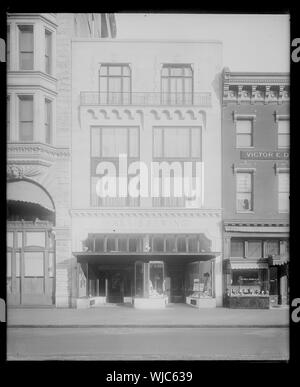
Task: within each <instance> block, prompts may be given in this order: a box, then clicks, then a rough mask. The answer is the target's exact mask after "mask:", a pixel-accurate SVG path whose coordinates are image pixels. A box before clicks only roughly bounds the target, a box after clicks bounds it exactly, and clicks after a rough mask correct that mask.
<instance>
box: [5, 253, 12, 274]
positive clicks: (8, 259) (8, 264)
mask: <svg viewBox="0 0 300 387" xmlns="http://www.w3.org/2000/svg"><path fill="white" fill-rule="evenodd" d="M11 257H12V253H11V252H7V253H6V276H7V277H11Z"/></svg>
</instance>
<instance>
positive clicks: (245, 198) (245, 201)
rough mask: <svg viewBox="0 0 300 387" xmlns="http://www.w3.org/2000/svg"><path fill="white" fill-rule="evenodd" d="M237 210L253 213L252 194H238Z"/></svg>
mask: <svg viewBox="0 0 300 387" xmlns="http://www.w3.org/2000/svg"><path fill="white" fill-rule="evenodd" d="M237 210H238V211H252V198H251V193H238V194H237Z"/></svg>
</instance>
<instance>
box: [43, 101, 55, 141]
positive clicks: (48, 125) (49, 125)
mask: <svg viewBox="0 0 300 387" xmlns="http://www.w3.org/2000/svg"><path fill="white" fill-rule="evenodd" d="M47 106H48V107H49V108H50V112H48V110H47ZM48 115H49V122H46V118H48ZM48 134H49V139H50V140H49V141H48ZM44 139H45V144H47V145H52V144H53V100H52V99H50V98H47V97H45V98H44Z"/></svg>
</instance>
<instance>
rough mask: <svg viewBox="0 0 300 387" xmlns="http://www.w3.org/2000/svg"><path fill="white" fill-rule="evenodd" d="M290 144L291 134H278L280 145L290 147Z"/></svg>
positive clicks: (280, 146)
mask: <svg viewBox="0 0 300 387" xmlns="http://www.w3.org/2000/svg"><path fill="white" fill-rule="evenodd" d="M289 146H290V135H289V134H278V147H279V148H289Z"/></svg>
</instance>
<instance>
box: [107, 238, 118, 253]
mask: <svg viewBox="0 0 300 387" xmlns="http://www.w3.org/2000/svg"><path fill="white" fill-rule="evenodd" d="M106 249H107V251H108V252H109V251H116V240H115V238H107V245H106Z"/></svg>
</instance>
